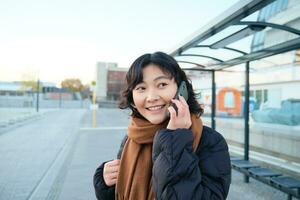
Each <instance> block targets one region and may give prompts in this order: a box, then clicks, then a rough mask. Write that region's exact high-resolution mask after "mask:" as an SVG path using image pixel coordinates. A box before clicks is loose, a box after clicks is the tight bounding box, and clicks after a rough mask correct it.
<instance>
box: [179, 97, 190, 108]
mask: <svg viewBox="0 0 300 200" xmlns="http://www.w3.org/2000/svg"><path fill="white" fill-rule="evenodd" d="M179 100H180V102H181V103H182V104H183V105H184V106H185V107H186V108H188V107H189V105H188V104H187V102H186V100H185V99H184V98H183V96H179Z"/></svg>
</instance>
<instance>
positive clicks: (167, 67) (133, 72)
mask: <svg viewBox="0 0 300 200" xmlns="http://www.w3.org/2000/svg"><path fill="white" fill-rule="evenodd" d="M149 64H154V65H157V66H158V67H159V68H160V69H161V70H162V71H163V72H164V73H166V74H168V75H170V77H171V78H174V80H175V82H176V83H177V87H179V84H180V83H181V81H185V82H186V84H187V89H188V95H189V98H188V100H187V103H188V105H189V109H190V113H193V114H196V115H197V116H201V114H202V113H203V108H202V107H201V105H200V104H199V103H198V101H197V100H196V96H197V94H196V93H195V92H194V90H193V87H192V84H191V82H190V80H189V79H188V78H187V76H186V74H185V72H184V71H183V70H182V69H181V68H180V67H179V65H178V63H177V62H176V60H175V59H174V58H173V57H172V56H170V55H168V54H166V53H163V52H155V53H152V54H150V53H147V54H144V55H142V56H140V57H138V58H137V59H136V60H135V61H134V62H133V63H132V65H131V66H130V68H129V70H128V72H127V74H126V86H125V88H124V90H123V91H122V92H121V99H120V102H119V108H121V109H126V108H130V109H131V111H132V113H131V115H132V116H135V117H139V118H144V117H143V116H142V115H141V114H140V113H139V112H138V111H137V109H135V108H134V107H133V103H134V102H133V96H132V90H133V89H134V88H135V87H136V85H137V84H139V83H141V82H142V81H143V69H144V68H145V67H146V66H148V65H149Z"/></svg>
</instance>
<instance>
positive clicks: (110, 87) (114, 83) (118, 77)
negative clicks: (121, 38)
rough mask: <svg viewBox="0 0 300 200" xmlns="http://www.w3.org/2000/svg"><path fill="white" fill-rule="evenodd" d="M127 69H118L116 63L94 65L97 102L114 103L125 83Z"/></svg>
mask: <svg viewBox="0 0 300 200" xmlns="http://www.w3.org/2000/svg"><path fill="white" fill-rule="evenodd" d="M127 70H128V69H127V68H119V67H118V64H117V63H110V62H98V63H97V65H96V99H97V101H98V102H99V101H106V100H112V101H116V100H118V99H119V97H120V91H121V90H122V88H123V86H124V83H125V76H126V73H127Z"/></svg>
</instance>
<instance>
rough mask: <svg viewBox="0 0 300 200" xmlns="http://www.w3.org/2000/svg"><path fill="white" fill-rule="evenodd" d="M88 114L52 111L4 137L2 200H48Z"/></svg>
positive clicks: (0, 178) (0, 151)
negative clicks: (82, 119)
mask: <svg viewBox="0 0 300 200" xmlns="http://www.w3.org/2000/svg"><path fill="white" fill-rule="evenodd" d="M84 113H85V110H60V111H57V112H51V113H48V114H46V115H44V116H43V117H42V118H41V119H40V120H38V121H35V122H32V123H29V124H26V125H24V126H22V127H18V128H15V129H13V130H11V131H7V132H5V133H3V134H1V135H0V160H1V162H0V199H1V200H2V199H3V200H23V199H46V197H47V196H48V194H49V191H51V188H52V185H53V183H54V181H55V179H54V178H55V177H56V176H57V172H58V171H60V167H57V166H59V165H60V164H61V163H63V162H61V161H64V160H66V158H67V155H68V154H67V152H66V151H65V150H67V149H68V148H69V146H72V144H71V145H69V144H70V142H72V141H73V138H75V136H76V133H77V132H78V129H79V125H80V122H81V118H82V116H83V114H84ZM58 160H59V162H56V161H58ZM56 163H58V164H59V165H56ZM48 177H50V178H51V179H48ZM52 177H53V178H52ZM45 180H47V181H45Z"/></svg>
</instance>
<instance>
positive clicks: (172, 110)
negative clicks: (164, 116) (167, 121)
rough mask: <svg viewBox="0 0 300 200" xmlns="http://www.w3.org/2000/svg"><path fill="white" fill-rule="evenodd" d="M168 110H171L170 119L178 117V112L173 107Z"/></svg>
mask: <svg viewBox="0 0 300 200" xmlns="http://www.w3.org/2000/svg"><path fill="white" fill-rule="evenodd" d="M168 110H169V113H170V118H171V119H174V117H176V110H175V108H174V107H173V106H170V107H169V108H168Z"/></svg>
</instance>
